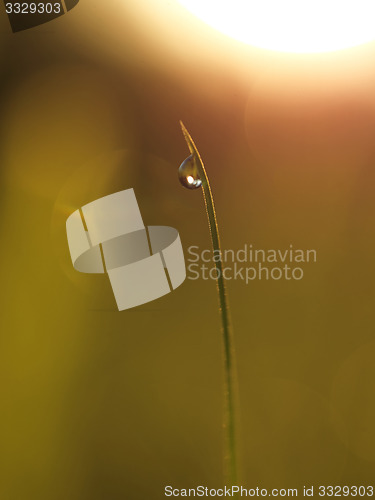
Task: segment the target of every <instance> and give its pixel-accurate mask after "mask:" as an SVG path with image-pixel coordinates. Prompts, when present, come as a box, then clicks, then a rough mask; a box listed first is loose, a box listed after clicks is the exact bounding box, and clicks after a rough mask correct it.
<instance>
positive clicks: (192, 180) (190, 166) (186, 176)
mask: <svg viewBox="0 0 375 500" xmlns="http://www.w3.org/2000/svg"><path fill="white" fill-rule="evenodd" d="M178 178H179V179H180V182H181V184H182V185H183V186H184V187H186V188H188V189H198V188H200V187H201V186H202V180H201V178H200V177H199V174H198V169H197V166H196V164H195V161H194V158H193V155H190V156H188V158H186V160H184V161H183V162H182V163H181V165H180V168H179V169H178Z"/></svg>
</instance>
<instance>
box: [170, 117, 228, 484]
mask: <svg viewBox="0 0 375 500" xmlns="http://www.w3.org/2000/svg"><path fill="white" fill-rule="evenodd" d="M180 123H181V128H182V132H183V134H184V137H185V140H186V143H187V145H188V148H189V150H190V153H191V154H192V155H193V158H194V160H195V161H196V166H197V169H198V173H199V177H200V178H201V181H202V188H203V198H204V203H205V207H206V213H207V218H208V225H209V230H210V235H211V242H212V247H213V250H214V251H215V255H216V254H218V255H220V259H218V258H215V266H216V273H217V276H218V278H217V280H216V283H217V291H218V296H219V306H220V316H221V325H222V336H223V347H224V378H225V381H224V383H225V385H224V387H225V390H224V405H225V407H224V408H225V409H224V429H225V431H226V439H225V441H226V453H225V464H226V476H227V481H228V482H229V483H230V484H229V486H234V485H236V484H237V480H238V476H237V446H236V404H235V380H236V377H235V373H236V368H235V363H234V347H233V335H232V330H231V326H230V317H229V306H228V299H227V293H226V286H225V281H224V277H223V263H222V260H221V259H222V252H221V245H220V234H219V226H218V223H217V219H216V212H215V204H214V199H213V196H212V191H211V187H210V182H209V180H208V176H207V173H206V169H205V167H204V164H203V161H202V158H201V156H200V154H199V152H198V149H197V147H196V145H195V144H194V141H193V139H192V138H191V136H190V134H189V132H188V131H187V129H186V128H185V126H184V124H183V123H182V122H180Z"/></svg>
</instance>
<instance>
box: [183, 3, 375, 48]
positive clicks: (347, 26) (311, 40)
mask: <svg viewBox="0 0 375 500" xmlns="http://www.w3.org/2000/svg"><path fill="white" fill-rule="evenodd" d="M178 1H179V2H180V3H181V4H182V5H184V6H185V7H186V8H187V9H188V10H190V11H191V12H192V13H193V14H195V15H196V16H197V17H199V18H200V19H202V20H203V21H205V22H206V23H207V24H209V25H210V26H212V27H214V28H216V29H218V30H219V31H221V32H222V33H225V34H226V35H229V36H231V37H232V38H235V39H236V40H240V41H242V42H245V43H248V44H250V45H255V46H256V47H261V48H265V49H271V50H278V51H283V52H303V53H306V52H329V51H334V50H339V49H345V48H348V47H354V46H356V45H360V44H363V43H366V42H369V41H371V40H373V39H374V38H375V0H178Z"/></svg>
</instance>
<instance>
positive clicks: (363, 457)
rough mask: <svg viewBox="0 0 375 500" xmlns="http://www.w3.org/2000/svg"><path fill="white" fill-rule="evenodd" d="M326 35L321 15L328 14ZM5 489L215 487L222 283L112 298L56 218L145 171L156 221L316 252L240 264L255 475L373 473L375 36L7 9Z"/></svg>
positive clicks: (35, 493) (246, 474)
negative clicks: (23, 14)
mask: <svg viewBox="0 0 375 500" xmlns="http://www.w3.org/2000/svg"><path fill="white" fill-rule="evenodd" d="M317 36H318V34H317ZM0 68H1V77H0V88H1V90H0V106H1V114H0V158H1V162H0V169H1V170H0V175H1V181H0V182H1V184H0V186H1V187H0V189H1V191H0V207H1V212H0V229H1V243H2V244H1V249H0V255H1V284H2V287H1V315H0V328H1V349H0V385H1V406H2V409H1V413H0V415H1V416H0V420H1V430H0V432H1V453H0V460H1V467H0V498H1V499H4V500H34V499H35V500H36V499H37V500H60V499H61V500H62V499H64V500H65V499H67V498H69V499H70V500H86V499H87V500H88V499H90V500H104V499H105V500H107V499H111V500H116V499H124V498H125V499H131V500H138V499H140V500H141V499H142V500H143V499H145V498H147V499H150V500H153V499H159V498H164V487H165V486H166V485H173V486H174V487H177V488H183V487H186V488H188V487H196V486H198V485H200V484H203V485H207V486H209V487H216V488H218V487H220V486H221V485H222V484H223V461H222V449H223V438H222V435H223V432H222V405H223V398H222V351H221V338H220V322H219V314H218V306H217V299H216V291H215V284H214V282H212V281H203V280H199V281H189V280H187V281H186V282H185V283H184V284H183V285H182V286H181V287H180V288H179V289H178V290H176V291H175V292H174V293H172V294H169V295H167V296H165V297H163V298H161V299H159V300H158V301H155V302H152V303H149V304H146V305H144V306H141V307H138V308H136V309H133V310H128V311H124V312H122V313H119V312H118V311H117V310H116V307H115V303H114V298H113V295H112V292H111V289H110V286H109V282H108V280H106V278H105V277H104V276H95V275H82V274H79V273H76V272H75V271H74V270H73V269H72V266H71V262H70V258H69V253H68V247H67V242H66V235H65V220H66V218H67V216H68V215H69V214H70V213H71V212H72V211H74V210H75V209H76V208H78V207H80V206H82V205H83V204H85V203H87V202H89V201H92V200H94V199H96V198H97V197H99V196H103V195H105V194H109V193H111V192H114V191H116V190H120V189H126V188H129V187H133V188H134V189H135V192H136V195H137V198H138V200H139V203H140V206H141V209H142V214H143V218H144V220H145V222H146V223H147V224H149V225H153V224H156V225H159V224H162V225H171V226H173V227H176V228H178V230H179V231H180V234H181V238H182V242H183V245H184V247H185V249H186V248H187V247H188V246H189V245H198V246H200V247H201V248H209V244H210V242H209V234H208V230H207V223H206V219H205V213H204V207H203V201H202V196H201V192H200V191H199V190H198V191H194V192H190V191H188V190H186V189H184V188H182V187H181V186H180V184H179V182H178V179H177V169H178V166H179V164H180V163H181V162H182V161H183V160H184V158H185V157H186V156H187V154H188V151H187V148H186V145H185V143H184V140H183V137H182V134H181V131H180V128H179V123H178V122H179V120H180V119H182V120H183V121H184V123H185V125H186V126H187V127H188V129H189V130H190V132H191V134H192V135H193V137H194V138H195V141H196V143H197V145H198V148H199V149H200V152H201V154H202V156H203V158H204V160H205V163H206V167H207V170H208V173H209V176H210V178H211V183H212V188H213V191H214V195H215V199H216V205H217V214H218V219H219V223H220V226H221V233H222V243H223V246H224V247H225V248H233V249H237V248H241V247H243V245H244V244H245V243H247V244H253V245H254V247H257V248H265V249H267V248H275V249H281V250H282V249H285V248H288V247H289V245H290V244H292V245H293V246H294V247H295V248H303V249H307V248H308V249H311V248H312V249H316V250H317V254H318V261H317V263H316V264H310V265H308V266H306V267H305V268H304V270H305V277H304V279H303V280H302V281H279V282H275V281H265V280H264V281H254V282H252V283H251V284H249V285H246V284H245V283H244V282H242V281H231V282H228V292H229V299H230V304H231V310H232V322H233V327H234V332H235V344H236V352H237V363H238V385H239V395H240V421H241V433H240V449H241V457H242V476H241V478H242V481H241V482H242V484H243V485H244V486H246V487H248V488H253V487H257V486H259V487H265V488H302V486H303V485H306V486H311V485H315V486H318V485H320V484H325V485H328V484H332V485H352V484H355V485H367V484H371V482H373V479H374V470H375V430H374V422H375V396H374V395H375V364H374V356H375V339H374V324H375V312H374V297H375V286H374V279H375V257H374V250H375V196H374V193H375V142H374V137H375V43H371V44H368V45H366V46H362V47H357V48H355V49H351V50H346V51H342V52H336V53H331V54H324V55H308V56H304V55H298V56H297V55H287V54H281V53H277V52H269V51H264V50H260V49H255V48H251V47H246V46H244V45H241V44H240V43H237V42H234V41H231V40H230V39H229V38H227V37H225V36H223V35H221V34H219V33H217V32H216V31H214V30H213V29H211V28H209V27H208V26H206V25H204V24H203V23H201V22H200V21H199V20H197V19H195V18H194V17H193V16H192V15H190V14H189V13H188V12H187V11H185V10H184V9H183V8H182V7H180V6H179V5H178V3H177V2H176V1H174V0H169V1H167V0H155V1H152V2H150V1H149V0H105V1H103V0H102V1H101V0H90V1H88V0H81V1H80V2H79V4H78V5H77V7H75V8H74V9H73V10H72V11H71V12H70V13H68V14H67V15H64V16H62V17H60V18H59V19H57V20H55V21H53V22H50V23H48V24H45V25H43V26H39V27H36V28H33V29H30V30H28V31H24V32H20V33H16V34H13V33H12V32H11V29H10V26H9V22H8V19H7V17H6V15H5V9H4V7H3V5H2V4H1V6H0Z"/></svg>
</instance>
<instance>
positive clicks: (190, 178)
mask: <svg viewBox="0 0 375 500" xmlns="http://www.w3.org/2000/svg"><path fill="white" fill-rule="evenodd" d="M186 179H187V181H188V183H189V184H193V183H194V177H192V176H191V175H189V176H188V177H187V178H186Z"/></svg>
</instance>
